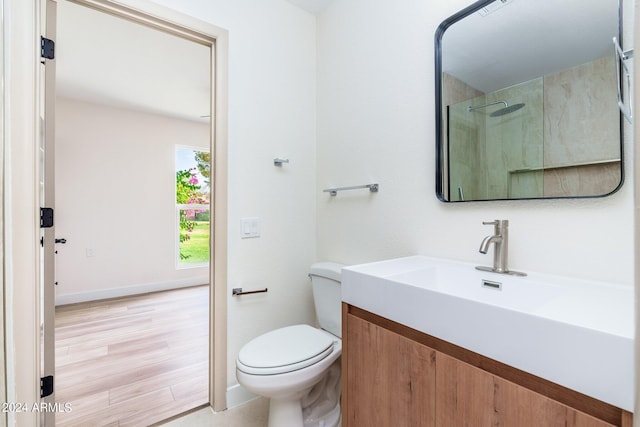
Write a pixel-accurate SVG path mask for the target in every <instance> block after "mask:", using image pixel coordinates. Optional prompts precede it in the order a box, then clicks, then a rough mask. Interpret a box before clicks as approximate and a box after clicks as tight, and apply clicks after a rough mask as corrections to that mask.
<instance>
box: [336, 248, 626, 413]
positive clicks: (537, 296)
mask: <svg viewBox="0 0 640 427" xmlns="http://www.w3.org/2000/svg"><path fill="white" fill-rule="evenodd" d="M528 273H529V274H528V276H526V277H516V276H509V275H503V274H496V273H489V272H483V271H478V270H476V269H475V268H474V265H473V264H467V263H462V262H454V261H449V260H443V259H438V258H428V257H421V256H414V257H407V258H398V259H394V260H389V261H381V262H376V263H371V264H363V265H357V266H352V267H347V268H345V269H343V271H342V299H343V301H345V302H347V303H349V304H352V305H355V306H357V307H360V308H362V309H364V310H368V311H371V312H373V313H376V314H378V315H380V316H383V317H386V318H388V319H391V320H394V321H396V322H398V323H401V324H404V325H406V326H409V327H411V328H414V329H417V330H419V331H422V332H425V333H427V334H430V335H433V336H435V337H438V338H440V339H443V340H445V341H449V342H451V343H454V344H457V345H459V346H461V347H465V348H467V349H469V350H472V351H475V352H477V353H480V354H483V355H485V356H487V357H490V358H492V359H495V360H498V361H500V362H503V363H505V364H508V365H511V366H514V367H516V368H518V369H522V370H524V371H527V372H530V373H532V374H534V375H538V376H540V377H542V378H545V379H548V380H549V381H553V382H555V383H557V384H560V385H563V386H565V387H568V388H570V389H573V390H576V391H579V392H581V393H584V394H586V395H589V396H592V397H594V398H596V399H600V400H602V401H605V402H607V403H610V404H612V405H615V406H618V407H620V408H623V409H625V410H627V411H633V402H634V394H633V390H634V388H633V380H634V361H633V347H634V343H633V340H634V314H633V290H632V287H631V286H623V285H616V284H610V283H603V282H593V281H587V280H579V279H571V278H566V277H558V276H550V275H543V274H535V273H531V272H528ZM497 287H499V288H500V289H496V288H497Z"/></svg>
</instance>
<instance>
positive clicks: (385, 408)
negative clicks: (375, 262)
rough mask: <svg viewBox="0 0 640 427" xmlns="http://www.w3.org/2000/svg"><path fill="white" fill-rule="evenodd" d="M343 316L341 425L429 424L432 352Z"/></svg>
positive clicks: (432, 402) (431, 418) (409, 426)
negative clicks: (342, 399) (344, 407)
mask: <svg viewBox="0 0 640 427" xmlns="http://www.w3.org/2000/svg"><path fill="white" fill-rule="evenodd" d="M346 318H347V323H348V324H347V328H346V330H347V337H346V342H347V343H348V344H347V345H348V349H347V352H346V375H347V378H346V384H347V386H346V387H347V390H346V400H347V402H346V411H345V416H346V419H344V420H343V425H344V426H349V427H376V426H380V427H389V426H401V427H412V426H413V427H430V426H435V425H436V424H435V363H436V355H435V351H434V350H433V349H431V348H429V347H426V346H424V345H422V344H419V343H417V342H415V341H411V340H409V339H407V338H404V337H402V336H401V335H398V334H396V333H395V332H391V331H389V330H387V329H384V328H381V327H379V326H376V325H374V324H372V323H370V322H367V321H365V320H362V319H359V318H357V317H355V316H353V315H351V314H348V315H347V316H346ZM344 356H345V355H343V357H344ZM343 362H344V361H343Z"/></svg>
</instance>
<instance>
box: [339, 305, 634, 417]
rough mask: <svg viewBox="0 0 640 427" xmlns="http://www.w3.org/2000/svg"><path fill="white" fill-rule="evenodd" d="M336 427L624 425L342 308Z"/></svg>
mask: <svg viewBox="0 0 640 427" xmlns="http://www.w3.org/2000/svg"><path fill="white" fill-rule="evenodd" d="M342 324H343V335H342V338H343V354H342V381H343V384H342V410H343V413H342V414H343V415H342V425H343V426H344V427H371V426H381V427H386V426H403V427H404V426H407V427H410V426H411V427H417V426H420V427H423V426H424V427H429V426H437V427H448V426H451V427H460V426H469V427H483V426H504V427H510V426H517V427H527V426H530V427H547V426H572V427H605V426H621V427H631V426H632V415H631V414H630V413H629V412H626V411H624V410H622V409H620V408H616V407H614V406H612V405H609V404H607V403H604V402H601V401H599V400H596V399H593V398H591V397H588V396H585V395H583V394H580V393H577V392H575V391H573V390H569V389H567V388H564V387H562V386H559V385H557V384H554V383H551V382H548V381H546V380H544V379H541V378H539V377H536V376H534V375H531V374H528V373H526V372H523V371H520V370H517V369H515V368H513V367H510V366H507V365H504V364H501V363H500V362H497V361H495V360H492V359H489V358H486V357H484V356H482V355H479V354H477V353H473V352H471V351H469V350H466V349H463V348H461V347H457V346H455V345H453V344H451V343H448V342H445V341H442V340H439V339H437V338H435V337H432V336H429V335H427V334H424V333H422V332H419V331H416V330H414V329H411V328H408V327H406V326H404V325H401V324H398V323H396V322H393V321H391V320H388V319H385V318H382V317H380V316H377V315H375V314H373V313H370V312H367V311H364V310H361V309H359V308H357V307H353V306H350V305H347V304H343V323H342Z"/></svg>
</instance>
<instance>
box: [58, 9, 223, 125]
mask: <svg viewBox="0 0 640 427" xmlns="http://www.w3.org/2000/svg"><path fill="white" fill-rule="evenodd" d="M57 33H58V34H57V37H56V91H57V94H58V95H60V96H64V97H68V98H74V99H79V100H84V101H88V102H94V103H100V104H106V105H111V106H115V107H120V108H127V109H133V110H140V111H146V112H152V113H156V114H162V115H167V116H172V117H178V118H182V119H187V120H194V121H203V122H206V121H207V120H208V117H205V118H202V117H201V116H209V110H210V93H211V90H210V66H211V65H210V64H211V62H210V55H211V53H210V48H209V47H207V46H203V45H200V44H197V43H195V42H192V41H188V40H185V39H182V38H179V37H176V36H173V35H170V34H167V33H164V32H162V31H159V30H155V29H151V28H149V27H145V26H143V25H138V24H134V23H132V22H130V21H127V20H125V19H121V18H117V17H115V16H112V15H108V14H106V13H102V12H98V11H95V10H93V9H90V8H87V7H84V6H79V5H76V4H73V3H71V2H67V1H60V2H58V22H57Z"/></svg>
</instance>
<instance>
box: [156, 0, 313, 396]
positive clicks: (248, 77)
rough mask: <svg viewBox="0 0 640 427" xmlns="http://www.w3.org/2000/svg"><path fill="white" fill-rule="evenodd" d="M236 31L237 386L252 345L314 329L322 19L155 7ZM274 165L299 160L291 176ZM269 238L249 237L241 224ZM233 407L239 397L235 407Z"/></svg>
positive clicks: (244, 2)
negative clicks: (243, 356)
mask: <svg viewBox="0 0 640 427" xmlns="http://www.w3.org/2000/svg"><path fill="white" fill-rule="evenodd" d="M154 1H155V2H156V3H158V4H161V5H163V6H167V7H170V8H173V9H175V10H179V11H180V12H182V13H185V14H188V15H192V16H195V17H197V18H199V19H201V20H204V21H207V22H210V23H212V24H214V25H217V26H220V27H223V28H226V29H227V30H229V241H228V245H229V246H228V250H229V252H228V257H229V265H228V267H229V271H228V281H229V288H230V289H229V295H230V294H231V288H233V287H242V288H244V289H246V290H252V289H258V288H264V287H267V288H268V289H269V292H268V293H266V294H256V295H251V296H243V297H231V296H229V301H228V382H229V385H234V384H235V383H236V379H235V359H236V357H237V353H238V351H239V350H240V348H241V347H242V345H244V344H245V343H246V342H248V341H249V340H250V339H251V338H253V337H255V336H257V335H259V334H261V333H264V332H266V331H268V330H271V329H274V328H277V327H281V326H285V325H290V324H294V323H302V322H308V323H311V322H313V319H314V311H313V304H312V299H311V289H310V286H309V281H308V278H307V273H308V268H309V265H310V264H311V263H313V262H314V261H315V260H316V257H315V236H316V232H315V194H314V188H315V146H316V135H315V115H316V97H315V90H316V78H315V76H316V48H315V45H316V38H315V17H314V16H313V15H311V14H309V13H307V12H304V11H302V10H301V9H299V8H297V7H295V6H293V5H291V4H290V3H288V2H286V1H285V0H234V1H228V0H213V1H207V2H203V1H198V0H188V1H184V0H181V1H179V0H154ZM275 157H283V158H288V159H290V163H289V164H285V165H284V166H283V167H282V168H276V167H274V165H273V159H274V158H275ZM242 217H260V218H261V220H262V222H261V237H260V238H258V239H240V218H242ZM230 404H233V399H231V400H230Z"/></svg>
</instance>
